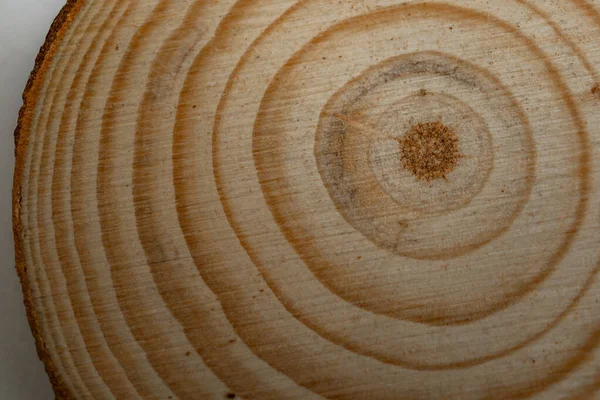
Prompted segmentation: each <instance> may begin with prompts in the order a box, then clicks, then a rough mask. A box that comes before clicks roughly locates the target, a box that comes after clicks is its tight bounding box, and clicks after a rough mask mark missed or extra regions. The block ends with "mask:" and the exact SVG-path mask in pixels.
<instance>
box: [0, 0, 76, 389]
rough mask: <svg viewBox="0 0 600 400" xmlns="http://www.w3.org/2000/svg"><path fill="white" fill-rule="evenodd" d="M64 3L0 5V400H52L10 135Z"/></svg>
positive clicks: (36, 0) (27, 0)
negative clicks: (34, 321)
mask: <svg viewBox="0 0 600 400" xmlns="http://www.w3.org/2000/svg"><path fill="white" fill-rule="evenodd" d="M64 3H65V0H0V400H29V399H32V400H45V399H53V398H54V395H53V393H52V389H51V387H50V383H49V381H48V378H47V376H46V373H45V372H44V367H43V365H42V363H41V362H40V361H39V360H38V357H37V354H36V350H35V344H34V341H33V336H32V335H31V331H30V329H29V325H28V324H27V318H26V317H25V308H24V306H23V300H22V295H21V286H20V284H19V280H18V278H17V274H16V272H15V268H14V265H15V263H14V250H13V240H12V200H11V192H12V179H13V168H14V157H13V154H14V145H13V131H14V129H15V126H16V121H17V115H18V112H19V108H20V107H21V103H22V101H21V93H22V91H23V89H24V88H25V84H26V83H27V78H28V77H29V73H30V72H31V70H32V68H33V65H34V61H35V57H36V55H37V53H38V51H39V48H40V46H41V45H42V44H43V42H44V38H45V37H46V33H47V32H48V29H49V28H50V25H51V23H52V20H53V19H54V17H55V16H56V15H57V14H58V12H59V11H60V9H61V7H62V6H63V5H64Z"/></svg>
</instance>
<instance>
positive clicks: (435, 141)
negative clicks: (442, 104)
mask: <svg viewBox="0 0 600 400" xmlns="http://www.w3.org/2000/svg"><path fill="white" fill-rule="evenodd" d="M398 142H399V144H400V154H401V155H402V163H403V165H404V168H406V169H407V170H409V171H410V172H412V173H413V174H414V175H415V176H416V177H417V179H423V180H426V181H428V182H429V181H432V180H435V179H441V178H443V179H446V180H447V178H446V176H447V175H448V174H449V173H450V172H452V171H453V170H454V169H455V168H456V166H457V165H458V161H459V160H460V159H461V158H462V155H461V153H460V149H459V146H458V136H456V134H455V133H454V131H453V130H452V129H451V128H450V127H448V126H446V125H444V124H442V123H441V121H436V122H422V123H419V124H416V125H413V126H412V127H411V129H410V130H409V131H408V132H406V133H405V134H404V135H403V136H402V137H401V138H399V139H398Z"/></svg>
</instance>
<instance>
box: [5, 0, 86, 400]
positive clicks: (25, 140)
mask: <svg viewBox="0 0 600 400" xmlns="http://www.w3.org/2000/svg"><path fill="white" fill-rule="evenodd" d="M82 5H83V0H67V3H66V4H65V5H64V6H63V8H62V9H61V10H60V12H59V13H58V15H57V16H56V18H55V19H54V22H53V23H52V25H51V27H50V31H49V32H48V34H47V35H46V40H45V41H44V44H43V45H42V47H41V48H40V51H39V53H38V55H37V57H36V60H35V66H34V67H33V70H32V71H31V74H30V75H29V79H28V81H27V85H26V86H25V89H24V91H23V105H22V106H21V109H20V110H19V118H18V122H17V127H16V129H15V134H14V135H15V173H14V180H13V192H12V199H13V200H12V205H13V216H12V221H13V236H14V245H15V260H16V266H15V268H16V270H17V274H18V275H19V279H20V281H21V288H22V290H23V301H24V303H25V310H26V312H27V320H28V321H29V327H30V328H31V333H32V334H33V337H34V339H35V345H36V348H37V353H38V357H39V358H40V360H41V361H42V362H43V363H44V367H45V369H46V373H47V374H48V377H49V378H50V383H51V385H52V389H53V390H54V393H55V395H56V399H57V400H70V399H75V397H74V396H73V394H72V393H71V391H70V390H69V388H68V387H67V385H66V383H65V380H64V378H63V377H62V376H60V374H59V373H58V370H57V369H56V366H55V365H54V362H53V361H52V357H51V355H50V352H49V351H48V348H47V346H46V343H45V342H44V339H43V336H42V332H41V328H40V324H39V321H38V318H37V314H36V311H35V308H34V307H33V299H32V295H31V287H30V283H29V277H28V275H27V264H26V261H25V253H24V252H25V250H24V240H23V226H22V223H21V187H22V172H23V165H24V163H25V156H26V154H27V145H28V144H29V133H30V132H29V125H30V123H31V118H32V116H33V108H34V107H35V105H36V103H37V100H38V97H39V94H40V89H41V87H42V85H43V83H44V76H45V74H46V71H47V70H48V68H49V67H50V65H51V63H52V60H53V58H54V54H55V52H56V49H57V48H58V47H59V45H60V44H61V42H62V40H63V38H64V35H65V33H66V32H67V31H68V30H69V28H70V26H71V24H72V23H73V20H74V19H75V17H76V16H77V14H78V13H79V10H81V6H82Z"/></svg>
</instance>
